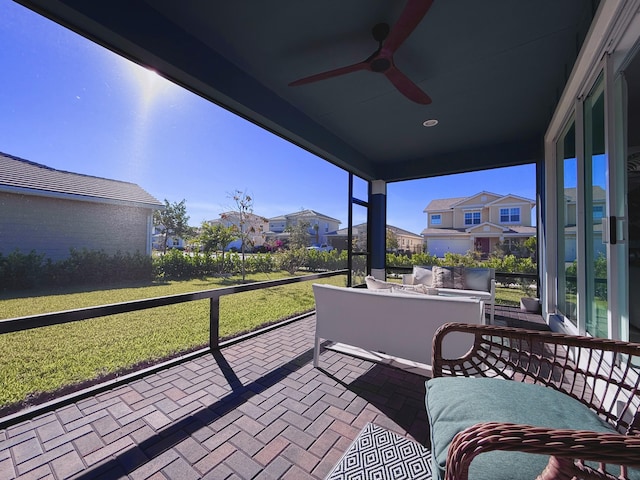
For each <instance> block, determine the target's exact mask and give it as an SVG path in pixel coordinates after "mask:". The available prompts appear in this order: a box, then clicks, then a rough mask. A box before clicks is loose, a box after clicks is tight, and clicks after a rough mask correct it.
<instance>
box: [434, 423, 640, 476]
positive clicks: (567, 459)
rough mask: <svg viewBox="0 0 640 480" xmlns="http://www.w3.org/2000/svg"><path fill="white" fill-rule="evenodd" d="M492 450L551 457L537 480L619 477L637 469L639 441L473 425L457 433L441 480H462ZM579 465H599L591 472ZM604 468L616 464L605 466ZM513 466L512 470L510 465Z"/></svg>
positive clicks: (524, 427) (511, 426)
mask: <svg viewBox="0 0 640 480" xmlns="http://www.w3.org/2000/svg"><path fill="white" fill-rule="evenodd" d="M492 450H508V451H520V452H528V453H535V454H543V455H551V458H550V461H549V464H548V465H547V468H546V469H545V471H544V472H542V473H541V475H540V477H538V478H539V479H542V480H544V479H565V478H566V479H571V478H573V477H577V478H584V479H592V478H593V479H610V480H615V479H624V478H627V477H626V468H622V469H621V468H620V467H619V465H625V467H640V437H637V436H629V435H621V434H617V433H598V432H591V431H585V430H557V429H552V428H542V427H533V426H530V425H518V424H513V423H496V422H487V423H478V424H476V425H473V426H471V427H469V428H467V429H466V430H464V431H462V432H460V433H458V434H457V435H456V436H455V437H454V439H453V441H452V442H451V445H450V446H449V451H448V455H447V470H446V477H445V479H446V480H454V479H455V480H465V479H467V478H468V473H469V465H470V464H471V461H472V460H473V459H474V458H475V457H476V456H478V455H480V454H481V453H484V452H489V451H492ZM583 461H593V462H598V463H599V464H600V469H601V471H598V470H594V469H593V468H590V467H588V466H586V465H584V463H583ZM605 464H606V465H617V467H615V468H611V467H609V468H606V470H605ZM514 468H517V467H515V466H514Z"/></svg>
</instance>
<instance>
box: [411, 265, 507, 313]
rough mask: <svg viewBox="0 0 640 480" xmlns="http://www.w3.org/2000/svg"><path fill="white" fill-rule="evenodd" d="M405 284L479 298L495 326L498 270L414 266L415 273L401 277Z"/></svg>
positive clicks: (442, 292) (453, 294)
mask: <svg viewBox="0 0 640 480" xmlns="http://www.w3.org/2000/svg"><path fill="white" fill-rule="evenodd" d="M402 284H403V285H418V284H421V285H425V286H426V287H430V288H437V290H438V294H439V295H446V296H458V297H477V298H480V299H482V300H484V302H485V305H486V306H487V307H489V315H490V320H489V323H491V324H493V319H494V317H495V309H496V271H495V269H493V268H488V267H438V266H431V265H429V266H414V267H413V273H406V274H404V275H403V276H402Z"/></svg>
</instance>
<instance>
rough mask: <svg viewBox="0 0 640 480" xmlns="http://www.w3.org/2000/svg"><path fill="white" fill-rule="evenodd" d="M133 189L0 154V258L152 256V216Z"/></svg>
mask: <svg viewBox="0 0 640 480" xmlns="http://www.w3.org/2000/svg"><path fill="white" fill-rule="evenodd" d="M162 208H164V205H163V204H162V203H161V202H159V201H158V200H157V199H155V198H154V197H153V196H151V195H150V194H149V193H147V192H146V191H145V190H143V189H142V188H141V187H139V186H138V185H135V184H133V183H128V182H121V181H118V180H109V179H106V178H99V177H92V176H89V175H82V174H78V173H72V172H65V171H62V170H56V169H54V168H50V167H47V166H45V165H40V164H38V163H34V162H31V161H28V160H24V159H21V158H17V157H14V156H11V155H7V154H5V153H0V238H2V242H0V253H1V254H3V255H8V254H10V253H11V252H13V251H15V250H16V249H19V250H20V252H22V253H29V252H31V251H32V250H35V251H36V253H39V254H45V256H46V257H47V258H50V259H52V260H54V261H55V260H60V259H63V258H66V257H68V256H69V251H70V249H71V248H74V249H78V250H81V249H85V248H86V249H87V250H102V251H104V252H105V253H107V254H110V255H112V254H115V253H117V252H121V253H131V254H133V253H136V252H139V253H142V254H145V255H150V254H151V233H152V228H153V227H152V226H153V211H154V210H158V209H162Z"/></svg>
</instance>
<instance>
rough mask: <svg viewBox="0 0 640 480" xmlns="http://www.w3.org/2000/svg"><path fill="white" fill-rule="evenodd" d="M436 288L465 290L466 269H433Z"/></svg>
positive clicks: (433, 285) (433, 284)
mask: <svg viewBox="0 0 640 480" xmlns="http://www.w3.org/2000/svg"><path fill="white" fill-rule="evenodd" d="M431 286H432V287H434V288H454V289H456V290H464V289H465V281H464V267H433V283H432V285H431Z"/></svg>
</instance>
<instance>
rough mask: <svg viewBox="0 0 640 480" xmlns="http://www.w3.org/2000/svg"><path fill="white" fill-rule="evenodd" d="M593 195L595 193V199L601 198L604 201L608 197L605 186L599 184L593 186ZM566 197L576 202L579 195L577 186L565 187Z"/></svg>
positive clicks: (569, 200)
mask: <svg viewBox="0 0 640 480" xmlns="http://www.w3.org/2000/svg"><path fill="white" fill-rule="evenodd" d="M592 192H593V193H592V195H593V200H599V201H602V202H604V201H605V198H606V192H605V190H604V188H602V187H600V186H598V185H594V186H593V188H592ZM564 197H565V199H566V200H567V201H568V202H573V203H575V202H576V199H577V198H578V197H577V190H576V188H575V187H573V188H565V189H564Z"/></svg>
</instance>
